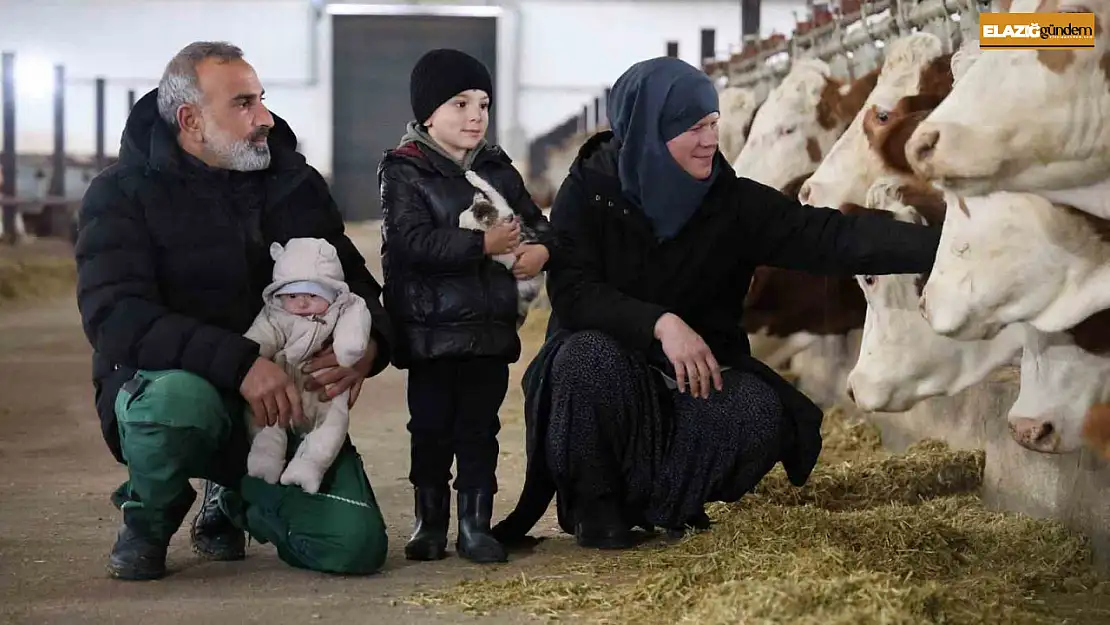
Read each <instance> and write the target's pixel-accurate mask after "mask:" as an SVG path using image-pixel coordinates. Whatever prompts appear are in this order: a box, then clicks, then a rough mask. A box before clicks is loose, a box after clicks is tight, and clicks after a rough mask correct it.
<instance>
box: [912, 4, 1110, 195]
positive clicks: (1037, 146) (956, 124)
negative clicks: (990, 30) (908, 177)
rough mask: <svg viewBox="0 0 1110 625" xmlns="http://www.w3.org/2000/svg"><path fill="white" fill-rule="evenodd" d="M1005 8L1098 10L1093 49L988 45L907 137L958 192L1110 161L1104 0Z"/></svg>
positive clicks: (1044, 179)
mask: <svg viewBox="0 0 1110 625" xmlns="http://www.w3.org/2000/svg"><path fill="white" fill-rule="evenodd" d="M1011 12H1012V13H1055V12H1075V13H1094V14H1095V20H1096V21H1095V48H1094V49H1091V50H986V51H983V52H981V53H979V54H978V58H976V59H975V60H974V62H973V63H972V64H971V66H970V67H968V68H967V73H966V75H965V78H966V79H961V80H960V82H959V84H958V85H957V86H956V87H955V88H954V89H953V91H952V94H951V95H950V96H949V97H948V98H946V99H945V101H944V102H943V103H942V104H941V105H940V106H938V107H937V108H936V110H935V111H933V113H932V114H931V115H930V116H929V117H928V119H926V120H925V121H924V122H923V123H922V124H921V125H920V126H918V128H917V130H916V131H914V133H913V136H912V137H911V138H910V141H909V142H908V144H907V145H906V158H907V160H908V161H909V163H910V164H911V165H912V166H913V168H914V169H915V170H916V171H917V172H918V173H919V174H921V175H922V176H925V177H927V178H929V179H932V180H936V181H937V182H939V183H941V184H942V185H944V186H945V187H946V188H948V189H952V190H954V191H957V192H959V193H961V194H965V195H981V194H985V193H988V192H990V191H996V190H1008V191H1038V190H1042V189H1062V188H1074V187H1084V186H1087V185H1090V184H1094V183H1097V182H1099V181H1101V180H1102V179H1104V178H1106V174H1107V171H1108V170H1110V41H1108V37H1110V36H1108V34H1107V32H1106V31H1105V25H1106V23H1107V20H1108V19H1110V0H1015V1H1014V3H1013V6H1012V7H1011Z"/></svg>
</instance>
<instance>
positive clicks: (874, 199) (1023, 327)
mask: <svg viewBox="0 0 1110 625" xmlns="http://www.w3.org/2000/svg"><path fill="white" fill-rule="evenodd" d="M1023 195H1025V194H1023ZM1025 197H1028V198H1036V196H1031V195H1026V196H1025ZM941 198H943V201H941ZM992 199H993V200H994V201H999V202H1009V201H1010V200H1009V198H1005V197H1004V198H1002V199H999V198H998V197H994V196H991V197H987V198H969V200H974V201H976V202H977V203H982V204H983V206H980V207H979V208H980V209H983V210H989V209H994V210H995V211H996V212H1005V211H1006V210H1008V208H1007V206H1006V205H1001V206H989V202H990V201H992ZM1038 199H1041V198H1038ZM1045 201H1046V200H1045ZM1046 202H1047V201H1046ZM907 204H909V205H912V207H913V208H912V209H910V208H906V207H905V205H907ZM868 205H869V206H874V207H881V208H885V209H887V210H893V211H894V213H895V214H896V215H897V216H898V218H901V219H907V220H914V221H918V222H920V223H926V224H927V225H934V224H936V223H938V222H939V221H943V222H944V223H945V224H947V223H948V219H949V218H950V216H951V215H952V214H953V213H955V212H960V213H961V214H962V211H963V208H962V207H961V206H960V204H959V198H957V197H956V196H954V195H953V194H951V193H947V194H944V195H940V194H938V193H937V192H936V191H935V190H934V189H933V188H932V187H929V186H926V185H924V184H923V183H922V182H921V181H917V182H913V183H907V180H906V179H905V178H904V177H898V178H894V179H884V180H881V181H879V182H877V183H876V185H874V186H873V187H872V189H871V191H870V192H869V197H868ZM1030 255H1031V256H1033V257H1036V256H1037V252H1036V250H1034V251H1033V252H1032V254H1030ZM936 271H937V269H936V267H935V266H934V269H933V273H934V274H935V272H936ZM1007 271H1008V270H1007ZM1020 271H1022V268H1017V269H1016V270H1015V272H1020ZM921 278H922V277H921V276H904V275H899V276H858V279H859V282H860V287H861V288H862V289H863V290H864V293H865V296H866V298H867V304H868V308H867V320H866V321H865V323H864V330H863V340H862V344H861V348H860V359H859V361H858V362H857V364H856V367H855V368H854V369H853V370H852V372H851V373H850V374H849V377H848V386H849V390H848V394H849V397H851V399H852V401H853V402H855V403H856V405H857V406H859V407H860V408H861V409H863V410H868V411H875V410H882V411H887V412H900V411H904V410H908V409H909V408H911V407H912V406H913V405H914V404H915V403H916V402H918V401H921V400H923V399H926V398H928V397H931V396H937V395H953V394H955V393H958V392H960V391H962V390H964V389H966V388H967V387H969V386H970V385H972V384H975V383H977V382H979V381H981V380H983V379H985V378H986V377H987V376H988V375H989V374H990V373H991V372H992V371H993V370H994V369H996V368H997V367H999V366H1000V365H1004V364H1006V363H1007V362H1009V361H1010V360H1012V358H1013V357H1014V355H1015V354H1016V353H1017V352H1019V351H1020V353H1021V360H1020V368H1021V373H1020V388H1019V391H1018V396H1017V399H1016V400H1015V401H1014V404H1013V406H1012V407H1011V408H1010V411H1009V413H1008V415H1007V420H1008V423H1009V428H1010V432H1011V435H1012V436H1013V438H1014V440H1015V441H1016V442H1017V443H1018V444H1020V445H1021V446H1023V447H1025V448H1027V449H1030V450H1033V451H1037V452H1042V453H1070V452H1074V451H1077V450H1079V449H1080V448H1081V446H1082V445H1083V442H1084V439H1086V440H1087V442H1088V444H1091V445H1093V446H1096V447H1097V446H1098V445H1103V444H1104V443H1105V442H1106V441H1107V440H1108V439H1110V423H1107V424H1104V423H1103V422H1102V419H1103V418H1104V417H1100V416H1099V415H1098V414H1097V411H1095V413H1093V416H1092V415H1090V414H1088V413H1089V412H1091V410H1092V407H1094V406H1096V405H1098V404H1101V403H1106V402H1110V310H1103V311H1099V312H1097V313H1095V314H1093V315H1091V316H1089V317H1087V318H1085V319H1081V320H1079V322H1078V323H1076V324H1074V325H1073V326H1071V327H1068V328H1065V329H1064V330H1063V331H1060V332H1044V331H1041V330H1038V329H1037V328H1035V327H1033V326H1032V325H1030V324H1028V323H1022V322H1017V323H1010V324H1006V325H1002V326H1000V327H999V328H998V330H997V331H996V332H994V333H993V334H991V335H990V336H989V337H987V338H979V339H974V338H972V339H967V340H958V339H953V338H951V337H946V336H944V335H940V334H937V333H935V332H934V331H933V328H932V327H931V326H930V324H929V321H928V320H926V319H925V318H924V317H922V315H921V314H920V312H919V311H918V306H917V305H916V303H917V297H916V294H917V292H918V291H919V290H920V289H921V282H922V280H921ZM931 279H932V276H931V275H930V276H929V278H928V279H927V280H931ZM964 286H965V287H969V286H970V285H969V284H968V283H966V282H965V283H964ZM949 296H950V297H962V296H963V294H962V293H951V294H949ZM1102 428H1106V429H1102ZM1101 449H1105V447H1101Z"/></svg>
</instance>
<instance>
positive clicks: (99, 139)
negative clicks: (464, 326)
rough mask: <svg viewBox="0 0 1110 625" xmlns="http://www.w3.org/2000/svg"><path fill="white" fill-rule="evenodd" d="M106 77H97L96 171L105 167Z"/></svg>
mask: <svg viewBox="0 0 1110 625" xmlns="http://www.w3.org/2000/svg"><path fill="white" fill-rule="evenodd" d="M104 82H105V81H104V79H103V78H97V79H96V171H97V172H100V171H101V170H102V169H104V166H105V163H104Z"/></svg>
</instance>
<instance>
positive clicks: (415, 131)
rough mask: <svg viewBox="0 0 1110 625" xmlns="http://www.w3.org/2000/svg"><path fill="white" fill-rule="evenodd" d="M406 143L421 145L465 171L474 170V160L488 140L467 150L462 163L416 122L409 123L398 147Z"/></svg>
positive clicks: (483, 140)
mask: <svg viewBox="0 0 1110 625" xmlns="http://www.w3.org/2000/svg"><path fill="white" fill-rule="evenodd" d="M406 143H419V144H420V145H422V146H424V147H426V148H428V149H429V150H431V151H433V152H435V153H436V154H439V155H440V156H442V157H443V158H445V159H447V160H449V161H454V162H456V163H458V164H459V166H460V167H462V168H463V170H469V169H470V168H472V167H473V166H474V159H476V158H477V157H478V155H480V154H481V153H482V151H483V150H485V148H486V140H485V138H483V139H482V140H481V141H479V142H478V145H476V146H474V149H472V150H467V152H466V154H465V155H464V156H463V160H462V161H461V162H460V161H455V158H454V157H453V156H451V155H450V154H448V153H447V151H446V150H444V149H443V147H442V146H440V145H439V144H438V143H436V140H435V139H433V138H432V136H431V135H430V134H428V131H427V130H425V129H424V127H423V126H421V125H419V124H417V123H416V122H409V124H408V126H406V127H405V134H404V135H403V136H402V137H401V143H400V144H399V145H398V146H397V147H402V146H404V145H405V144H406Z"/></svg>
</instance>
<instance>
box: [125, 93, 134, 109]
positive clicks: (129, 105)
mask: <svg viewBox="0 0 1110 625" xmlns="http://www.w3.org/2000/svg"><path fill="white" fill-rule="evenodd" d="M133 108H135V90H134V89H128V90H127V112H128V113H130V112H131V109H133Z"/></svg>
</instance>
